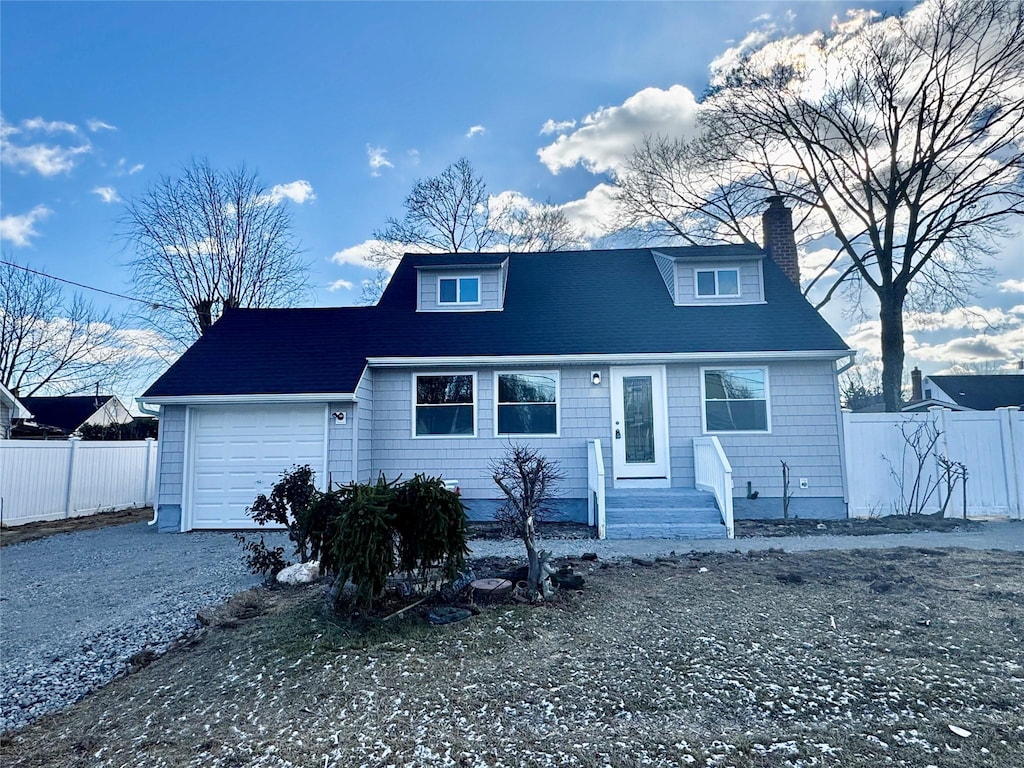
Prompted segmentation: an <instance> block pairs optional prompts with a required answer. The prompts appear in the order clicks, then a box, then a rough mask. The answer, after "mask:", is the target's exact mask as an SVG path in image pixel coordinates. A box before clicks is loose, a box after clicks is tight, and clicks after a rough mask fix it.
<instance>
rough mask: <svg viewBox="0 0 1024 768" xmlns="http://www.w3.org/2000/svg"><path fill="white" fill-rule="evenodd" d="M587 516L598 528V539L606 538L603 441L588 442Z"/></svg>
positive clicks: (591, 523)
mask: <svg viewBox="0 0 1024 768" xmlns="http://www.w3.org/2000/svg"><path fill="white" fill-rule="evenodd" d="M587 514H588V519H589V522H590V525H591V526H597V538H599V539H603V538H604V537H605V517H604V454H603V453H602V452H601V441H600V440H597V439H594V440H587Z"/></svg>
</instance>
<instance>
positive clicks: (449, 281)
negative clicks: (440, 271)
mask: <svg viewBox="0 0 1024 768" xmlns="http://www.w3.org/2000/svg"><path fill="white" fill-rule="evenodd" d="M438 286H439V290H440V293H441V295H440V298H439V299H438V301H440V302H441V303H443V304H454V303H455V302H457V301H458V300H459V297H458V293H457V291H458V287H459V281H458V280H456V279H454V278H448V277H446V278H444V279H442V280H439V281H438Z"/></svg>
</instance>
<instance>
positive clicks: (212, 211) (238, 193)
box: [121, 161, 308, 346]
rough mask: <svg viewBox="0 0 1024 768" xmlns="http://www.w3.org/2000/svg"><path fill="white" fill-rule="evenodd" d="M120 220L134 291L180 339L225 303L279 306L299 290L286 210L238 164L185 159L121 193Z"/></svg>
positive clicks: (301, 279)
mask: <svg viewBox="0 0 1024 768" xmlns="http://www.w3.org/2000/svg"><path fill="white" fill-rule="evenodd" d="M121 225H122V233H123V235H124V237H125V238H126V240H127V241H128V242H129V243H130V245H131V246H132V247H133V248H134V250H135V258H134V260H133V261H132V263H131V267H132V279H133V283H134V290H135V293H136V295H137V296H140V297H142V298H145V299H147V300H149V301H151V302H152V303H153V306H154V308H155V309H154V315H153V317H152V318H151V320H153V322H154V323H155V324H156V325H158V327H159V328H160V329H161V331H163V332H164V333H166V334H168V335H170V336H172V337H173V338H174V339H175V341H177V342H178V343H179V344H181V345H182V346H186V345H188V344H189V343H191V342H192V341H194V340H195V339H196V338H198V337H199V336H201V335H202V334H203V333H205V332H206V331H207V330H209V328H210V326H212V325H213V323H214V321H216V319H217V318H218V317H219V316H220V314H221V313H222V312H223V311H224V310H225V309H228V308H231V307H271V306H284V305H288V304H290V303H293V302H296V301H299V300H301V299H302V298H303V297H304V295H305V292H306V290H307V287H308V283H307V276H308V267H307V265H306V264H305V263H304V262H303V260H302V259H301V256H300V252H299V249H298V246H297V243H296V239H295V237H294V234H293V232H292V217H291V213H290V211H289V209H288V208H286V207H285V206H284V204H283V201H282V200H281V199H279V198H278V197H277V196H275V195H273V194H272V193H271V192H270V191H268V190H267V189H266V188H265V187H264V186H263V184H262V183H261V182H260V180H259V178H258V177H257V175H256V174H255V173H254V172H252V171H249V170H248V169H247V168H246V167H245V166H242V167H239V168H237V169H235V170H231V171H219V170H216V169H214V168H213V167H211V166H210V164H209V163H208V162H206V161H193V162H192V163H191V164H190V165H188V166H186V167H185V168H183V169H182V172H181V174H180V175H179V176H177V177H173V178H172V177H170V176H163V177H161V178H160V179H158V180H157V181H156V182H155V183H154V184H152V185H151V186H150V187H149V188H148V189H147V190H146V191H145V192H144V193H143V194H141V195H139V196H138V197H135V198H133V199H132V200H130V201H129V202H128V203H127V206H126V209H125V213H124V216H123V217H122V221H121Z"/></svg>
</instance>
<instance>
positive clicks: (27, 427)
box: [13, 395, 132, 437]
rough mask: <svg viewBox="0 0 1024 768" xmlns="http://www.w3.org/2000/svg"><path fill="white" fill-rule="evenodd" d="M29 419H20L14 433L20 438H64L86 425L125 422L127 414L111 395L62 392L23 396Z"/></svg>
mask: <svg viewBox="0 0 1024 768" xmlns="http://www.w3.org/2000/svg"><path fill="white" fill-rule="evenodd" d="M21 401H22V403H24V404H25V407H26V408H27V409H28V410H29V411H31V412H32V417H31V418H22V419H20V420H19V421H18V422H17V423H16V424H15V426H14V428H13V430H14V434H15V435H18V436H23V437H64V436H67V435H73V434H74V433H75V432H77V431H78V430H79V429H81V428H82V427H83V426H85V425H86V424H97V425H99V426H105V425H107V424H128V423H129V422H131V420H132V415H131V413H129V412H128V409H127V408H125V406H124V404H123V403H122V402H121V401H120V400H118V399H117V397H115V396H114V395H62V396H60V397H23V398H22V399H21Z"/></svg>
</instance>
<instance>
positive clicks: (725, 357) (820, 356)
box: [366, 349, 854, 368]
mask: <svg viewBox="0 0 1024 768" xmlns="http://www.w3.org/2000/svg"><path fill="white" fill-rule="evenodd" d="M852 354H854V353H852V352H851V351H850V350H848V349H842V350H839V349H828V350H799V351H777V352H667V353H657V352H642V353H629V354H621V355H604V354H592V355H588V354H576V355H477V356H473V355H468V356H462V357H457V356H448V357H445V356H438V357H370V358H367V360H366V364H367V365H368V366H370V367H371V368H409V367H416V366H428V365H435V366H436V365H445V366H460V365H462V366H468V365H559V364H562V365H591V364H595V365H597V364H604V365H631V364H635V363H713V362H769V361H786V360H840V359H842V358H844V357H848V356H850V355H852Z"/></svg>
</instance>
